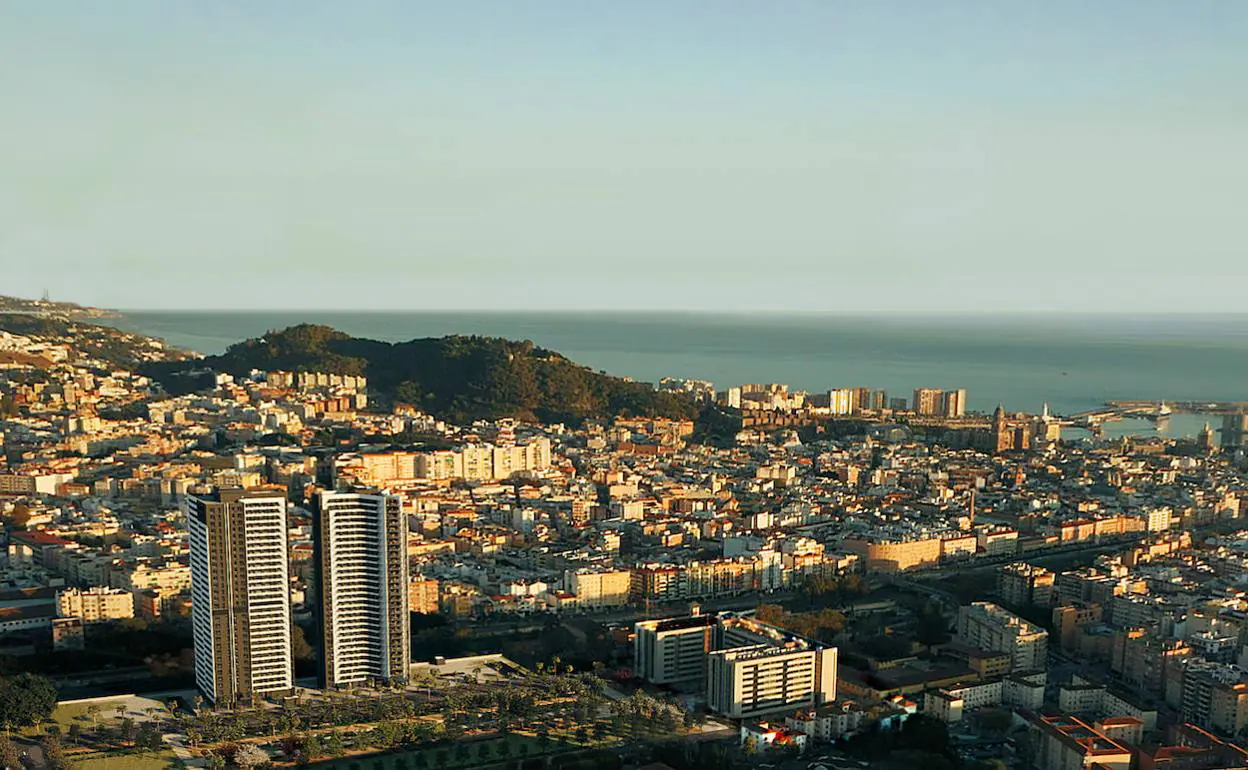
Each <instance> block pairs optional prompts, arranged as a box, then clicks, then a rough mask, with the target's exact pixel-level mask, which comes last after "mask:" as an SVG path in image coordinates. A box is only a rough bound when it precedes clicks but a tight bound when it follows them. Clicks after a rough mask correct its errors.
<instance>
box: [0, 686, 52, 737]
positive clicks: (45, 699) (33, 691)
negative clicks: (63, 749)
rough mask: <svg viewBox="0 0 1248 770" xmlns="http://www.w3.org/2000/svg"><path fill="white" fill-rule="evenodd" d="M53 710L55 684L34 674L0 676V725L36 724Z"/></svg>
mask: <svg viewBox="0 0 1248 770" xmlns="http://www.w3.org/2000/svg"><path fill="white" fill-rule="evenodd" d="M55 709H56V686H55V685H53V684H52V681H51V680H50V679H47V678H45V677H42V676H36V675H34V674H28V673H23V674H17V675H16V676H9V677H0V727H3V728H4V729H5V730H11V729H12V728H14V727H29V726H30V725H36V724H38V723H40V722H42V721H43V720H45V719H47V718H48V717H50V716H52V712H53V711H54V710H55Z"/></svg>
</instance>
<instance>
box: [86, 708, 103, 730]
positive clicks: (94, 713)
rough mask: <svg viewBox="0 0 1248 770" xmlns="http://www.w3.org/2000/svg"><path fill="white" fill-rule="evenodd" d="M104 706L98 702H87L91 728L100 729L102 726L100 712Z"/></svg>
mask: <svg viewBox="0 0 1248 770" xmlns="http://www.w3.org/2000/svg"><path fill="white" fill-rule="evenodd" d="M103 710H104V708H103V707H102V706H100V704H98V703H88V704H87V716H89V717H91V729H92V730H98V729H99V728H100V712H101V711H103Z"/></svg>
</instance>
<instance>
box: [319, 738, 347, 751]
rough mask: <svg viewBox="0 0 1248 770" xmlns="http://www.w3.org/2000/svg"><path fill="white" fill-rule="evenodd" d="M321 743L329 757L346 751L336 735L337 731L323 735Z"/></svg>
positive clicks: (340, 739)
mask: <svg viewBox="0 0 1248 770" xmlns="http://www.w3.org/2000/svg"><path fill="white" fill-rule="evenodd" d="M322 745H323V746H324V747H325V753H326V754H327V755H329V756H331V757H341V756H342V755H343V754H346V753H347V747H346V746H344V745H343V744H342V738H340V737H339V736H338V733H330V734H329V735H327V736H325V740H324V742H323V743H322Z"/></svg>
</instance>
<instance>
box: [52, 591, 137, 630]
mask: <svg viewBox="0 0 1248 770" xmlns="http://www.w3.org/2000/svg"><path fill="white" fill-rule="evenodd" d="M56 616H57V617H59V618H79V619H80V620H82V622H83V623H104V622H107V621H110V620H123V619H125V618H132V617H134V594H132V593H130V592H129V591H124V590H122V589H120V588H104V587H102V586H95V587H93V588H86V589H82V590H80V589H77V588H67V589H65V590H64V591H59V592H58V593H57V594H56Z"/></svg>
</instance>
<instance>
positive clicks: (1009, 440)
mask: <svg viewBox="0 0 1248 770" xmlns="http://www.w3.org/2000/svg"><path fill="white" fill-rule="evenodd" d="M1013 448H1014V432H1013V431H1011V430H1010V426H1009V423H1008V422H1006V419H1005V407H1003V406H1001V405H1000V404H997V410H996V411H995V412H993V413H992V451H993V452H1006V451H1009V450H1010V449H1013Z"/></svg>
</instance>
